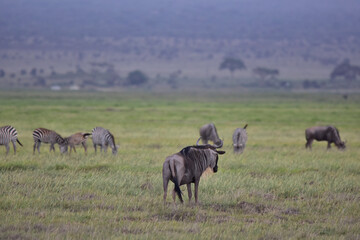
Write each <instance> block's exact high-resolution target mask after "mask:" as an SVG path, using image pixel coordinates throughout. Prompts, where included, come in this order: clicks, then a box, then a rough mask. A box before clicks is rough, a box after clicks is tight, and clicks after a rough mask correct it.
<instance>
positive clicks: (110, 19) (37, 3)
mask: <svg viewBox="0 0 360 240" xmlns="http://www.w3.org/2000/svg"><path fill="white" fill-rule="evenodd" d="M359 13H360V1H358V0H341V1H339V0H316V1H312V0H300V1H288V0H273V1H268V0H226V1H220V0H181V1H175V0H151V1H148V0H121V1H118V0H106V1H99V0H61V1H59V0H0V88H1V89H49V90H54V91H56V90H74V91H76V90H85V91H87V90H92V91H93V90H96V91H107V90H111V91H127V90H131V89H142V90H149V91H152V90H154V91H183V90H190V89H191V90H194V89H198V90H205V89H208V90H219V89H221V90H224V91H227V90H241V89H257V88H261V89H284V90H293V91H294V90H299V91H314V90H327V91H334V90H336V91H339V90H344V91H358V90H360V14H359Z"/></svg>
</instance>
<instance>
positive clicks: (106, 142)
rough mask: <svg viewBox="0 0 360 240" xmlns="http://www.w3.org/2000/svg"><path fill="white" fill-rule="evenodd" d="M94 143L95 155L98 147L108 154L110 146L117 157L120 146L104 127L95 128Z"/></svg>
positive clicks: (93, 131) (93, 133)
mask: <svg viewBox="0 0 360 240" xmlns="http://www.w3.org/2000/svg"><path fill="white" fill-rule="evenodd" d="M92 141H93V144H94V148H95V153H96V146H97V145H99V146H100V151H102V150H103V149H104V152H106V150H107V147H108V146H110V147H111V149H112V153H113V154H114V155H116V153H117V149H118V146H117V145H115V139H114V136H113V135H112V134H111V133H110V132H109V130H107V129H104V128H102V127H95V128H94V129H93V130H92Z"/></svg>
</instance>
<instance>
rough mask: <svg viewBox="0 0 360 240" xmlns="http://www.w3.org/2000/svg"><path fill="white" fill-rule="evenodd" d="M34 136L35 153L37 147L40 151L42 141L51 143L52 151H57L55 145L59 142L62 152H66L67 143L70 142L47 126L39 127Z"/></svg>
mask: <svg viewBox="0 0 360 240" xmlns="http://www.w3.org/2000/svg"><path fill="white" fill-rule="evenodd" d="M33 138H34V151H33V154H35V149H37V150H38V152H39V153H40V145H41V143H42V142H43V143H50V152H51V150H53V151H54V152H55V147H54V145H55V144H56V143H57V144H59V148H60V152H61V153H65V152H67V145H68V143H67V142H66V141H65V140H64V139H63V138H62V137H61V136H60V135H59V134H57V133H56V132H55V131H53V130H49V129H46V128H37V129H35V130H34V132H33Z"/></svg>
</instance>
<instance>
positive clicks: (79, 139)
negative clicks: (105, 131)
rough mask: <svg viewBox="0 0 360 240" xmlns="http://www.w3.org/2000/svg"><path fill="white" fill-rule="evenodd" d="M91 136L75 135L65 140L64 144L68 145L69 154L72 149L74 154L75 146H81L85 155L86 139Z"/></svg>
mask: <svg viewBox="0 0 360 240" xmlns="http://www.w3.org/2000/svg"><path fill="white" fill-rule="evenodd" d="M90 135H91V133H81V132H79V133H75V134H73V135H71V136H70V137H67V138H65V139H64V140H65V142H66V143H67V145H70V153H71V150H72V149H74V152H76V149H75V145H80V144H81V145H82V146H83V147H84V150H85V154H86V150H87V146H86V140H87V138H88V137H89V136H90Z"/></svg>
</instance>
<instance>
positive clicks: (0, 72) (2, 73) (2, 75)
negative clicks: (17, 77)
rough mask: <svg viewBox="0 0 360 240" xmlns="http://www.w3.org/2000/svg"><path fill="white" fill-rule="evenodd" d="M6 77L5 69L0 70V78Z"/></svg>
mask: <svg viewBox="0 0 360 240" xmlns="http://www.w3.org/2000/svg"><path fill="white" fill-rule="evenodd" d="M3 77H5V71H4V70H3V69H0V78H3Z"/></svg>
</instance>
